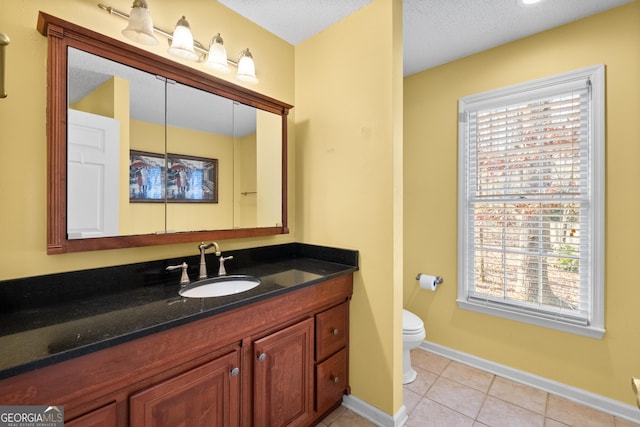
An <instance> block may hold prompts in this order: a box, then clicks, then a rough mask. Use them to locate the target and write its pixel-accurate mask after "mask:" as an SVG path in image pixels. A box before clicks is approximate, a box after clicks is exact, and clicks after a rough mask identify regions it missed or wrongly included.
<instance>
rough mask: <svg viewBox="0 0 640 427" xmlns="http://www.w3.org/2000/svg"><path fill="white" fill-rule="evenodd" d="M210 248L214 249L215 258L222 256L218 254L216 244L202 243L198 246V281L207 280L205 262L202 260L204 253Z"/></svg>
mask: <svg viewBox="0 0 640 427" xmlns="http://www.w3.org/2000/svg"><path fill="white" fill-rule="evenodd" d="M210 247H215V248H216V256H220V255H221V254H222V252H220V246H218V244H217V243H216V242H211V243H204V242H202V243H200V244H199V245H198V249H200V275H199V276H198V279H200V280H202V279H206V278H207V262H206V261H205V259H204V252H205V251H206V250H207V249H209V248H210Z"/></svg>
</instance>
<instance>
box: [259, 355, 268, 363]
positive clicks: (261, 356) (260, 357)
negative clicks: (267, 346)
mask: <svg viewBox="0 0 640 427" xmlns="http://www.w3.org/2000/svg"><path fill="white" fill-rule="evenodd" d="M266 358H267V355H266V354H265V353H260V354H259V355H258V360H259V361H261V362H264V361H265V359H266Z"/></svg>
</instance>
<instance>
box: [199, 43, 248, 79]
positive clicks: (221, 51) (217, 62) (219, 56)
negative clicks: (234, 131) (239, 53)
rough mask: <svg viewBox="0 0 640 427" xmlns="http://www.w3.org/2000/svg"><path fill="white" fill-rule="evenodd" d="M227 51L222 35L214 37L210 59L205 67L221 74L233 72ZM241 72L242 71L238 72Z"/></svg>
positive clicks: (210, 49) (210, 47)
mask: <svg viewBox="0 0 640 427" xmlns="http://www.w3.org/2000/svg"><path fill="white" fill-rule="evenodd" d="M228 61H229V60H228V59H227V49H225V47H224V40H222V37H221V36H220V33H218V34H216V35H215V36H213V38H212V39H211V44H209V57H208V58H207V62H205V63H204V66H205V67H207V68H211V69H212V70H215V71H218V72H220V73H224V74H227V73H229V72H230V71H231V69H230V68H229V65H228ZM238 72H240V70H238Z"/></svg>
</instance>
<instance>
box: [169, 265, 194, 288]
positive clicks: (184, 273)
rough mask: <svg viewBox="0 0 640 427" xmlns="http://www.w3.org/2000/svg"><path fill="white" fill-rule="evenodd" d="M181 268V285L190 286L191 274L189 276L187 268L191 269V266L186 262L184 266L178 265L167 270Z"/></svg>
mask: <svg viewBox="0 0 640 427" xmlns="http://www.w3.org/2000/svg"><path fill="white" fill-rule="evenodd" d="M179 268H181V269H182V275H181V276H180V284H181V285H182V286H184V285H188V284H189V283H191V280H189V274H187V268H189V265H187V263H186V262H183V263H182V264H178V265H170V266H168V267H167V268H166V270H167V271H172V270H177V269H179Z"/></svg>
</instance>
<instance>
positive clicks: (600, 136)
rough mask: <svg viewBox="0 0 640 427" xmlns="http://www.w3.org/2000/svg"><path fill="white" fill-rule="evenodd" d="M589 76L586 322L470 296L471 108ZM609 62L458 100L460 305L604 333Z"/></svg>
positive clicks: (532, 95) (535, 95)
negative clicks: (469, 180)
mask: <svg viewBox="0 0 640 427" xmlns="http://www.w3.org/2000/svg"><path fill="white" fill-rule="evenodd" d="M578 80H584V81H586V80H588V81H589V82H590V84H591V94H590V109H589V131H588V133H589V141H588V150H589V153H588V158H589V162H588V163H589V166H588V180H589V183H588V186H589V194H588V198H589V207H590V209H589V224H590V228H591V230H590V233H589V239H590V245H591V259H592V262H591V264H590V265H589V266H588V268H589V269H590V272H589V276H590V283H589V284H588V286H589V290H590V296H591V299H590V304H589V309H588V311H589V314H588V322H587V325H580V324H575V323H571V322H567V321H562V320H558V319H555V318H553V317H552V316H549V314H548V312H544V311H542V310H541V311H535V310H531V309H527V310H522V309H519V308H518V307H514V306H513V305H512V304H507V303H505V304H502V303H500V302H495V301H478V300H477V299H473V300H472V299H470V298H469V297H470V291H469V290H470V289H471V288H472V287H473V283H470V281H472V280H473V278H472V277H471V278H470V277H467V272H468V271H469V269H468V267H469V264H470V263H472V262H473V259H471V258H472V256H471V252H470V247H469V246H470V243H469V239H468V236H469V234H468V233H469V231H470V229H471V227H472V225H471V224H469V209H470V208H471V204H470V202H469V191H470V185H468V179H469V173H468V168H467V164H468V158H469V144H470V141H468V140H467V139H468V126H467V125H468V122H469V120H468V118H469V111H477V110H479V109H481V108H482V109H485V108H493V107H498V106H506V105H509V104H510V103H513V102H527V101H528V100H534V99H539V98H540V97H541V96H540V93H545V92H547V91H549V90H550V89H551V90H552V89H553V88H555V87H562V86H563V85H567V84H569V85H570V84H572V83H575V82H576V81H578ZM604 231H605V66H604V65H602V64H600V65H594V66H591V67H586V68H582V69H579V70H574V71H570V72H567V73H562V74H557V75H554V76H550V77H545V78H541V79H537V80H533V81H530V82H526V83H521V84H516V85H513V86H508V87H505V88H501V89H496V90H491V91H487V92H483V93H479V94H475V95H470V96H466V97H463V98H460V99H459V101H458V296H457V303H458V306H459V307H461V308H463V309H466V310H471V311H475V312H479V313H484V314H489V315H493V316H497V317H501V318H506V319H511V320H516V321H520V322H524V323H528V324H532V325H537V326H542V327H546V328H551V329H555V330H559V331H564V332H569V333H574V334H578V335H583V336H587V337H591V338H601V337H602V336H603V335H604V333H605V327H604V295H605V292H604V291H605V289H604V286H605V281H604V266H605V244H604Z"/></svg>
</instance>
